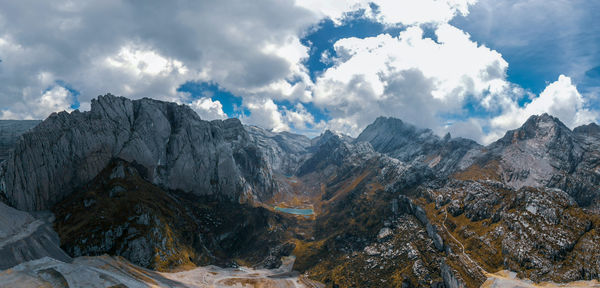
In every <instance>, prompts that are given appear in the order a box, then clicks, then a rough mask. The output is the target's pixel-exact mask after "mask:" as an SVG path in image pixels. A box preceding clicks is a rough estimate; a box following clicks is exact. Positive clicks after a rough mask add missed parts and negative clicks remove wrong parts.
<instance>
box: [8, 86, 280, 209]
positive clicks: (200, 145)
mask: <svg viewBox="0 0 600 288" xmlns="http://www.w3.org/2000/svg"><path fill="white" fill-rule="evenodd" d="M249 140H250V136H249V135H248V133H247V132H246V130H245V129H244V127H243V126H242V124H241V123H240V122H239V120H237V119H228V120H225V121H220V120H217V121H212V122H208V121H203V120H201V119H200V117H198V115H197V114H196V113H195V112H193V111H192V110H191V109H190V108H189V107H187V106H184V105H177V104H175V103H167V102H162V101H156V100H151V99H141V100H134V101H132V100H129V99H126V98H123V97H115V96H112V95H110V94H109V95H106V96H100V97H98V99H97V100H93V101H92V107H91V111H89V112H83V113H81V112H79V111H74V112H72V113H70V114H69V113H66V112H61V113H58V114H56V113H55V114H52V115H51V116H50V117H49V118H48V119H46V120H45V121H44V122H42V123H41V124H40V125H38V126H37V127H36V128H34V129H33V130H31V131H30V132H28V133H26V134H24V135H23V137H22V138H21V139H20V140H19V141H18V142H17V143H16V145H15V148H14V153H12V154H10V156H9V158H8V159H7V160H6V161H5V162H4V163H3V166H2V169H1V170H2V171H1V176H0V178H1V184H2V185H1V188H2V193H3V194H4V196H5V197H6V199H7V200H8V202H9V203H10V204H11V205H13V206H15V207H17V208H19V209H24V210H42V209H48V208H50V207H51V206H52V205H53V204H55V203H57V202H58V201H60V200H61V199H63V198H64V197H66V196H67V195H69V194H70V193H71V192H72V191H73V190H74V189H75V188H76V187H79V186H81V185H84V184H86V183H87V182H89V181H90V180H92V179H93V178H94V177H95V176H96V175H97V174H98V173H99V172H100V171H101V170H102V169H103V168H104V167H105V166H106V165H107V164H108V163H109V161H110V160H111V159H113V158H121V159H125V160H127V161H130V162H135V163H137V164H138V165H140V166H142V167H144V169H143V170H144V171H145V172H146V173H144V174H145V175H144V176H145V178H147V179H148V180H149V181H151V182H152V183H154V184H157V185H159V186H161V187H164V188H167V189H172V190H182V191H185V192H191V193H194V194H197V195H217V196H219V197H223V198H227V199H231V200H240V199H250V198H257V199H261V198H262V197H267V196H268V195H270V194H271V193H272V191H273V188H274V185H275V184H273V181H272V179H271V170H270V168H269V166H268V165H267V161H266V160H265V158H264V157H263V153H262V152H261V150H260V149H258V148H257V146H256V145H255V144H254V143H252V141H249Z"/></svg>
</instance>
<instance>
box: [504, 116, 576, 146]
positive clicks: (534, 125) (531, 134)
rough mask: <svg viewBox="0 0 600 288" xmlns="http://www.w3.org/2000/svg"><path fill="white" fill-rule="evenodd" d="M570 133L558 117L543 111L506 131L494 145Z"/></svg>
mask: <svg viewBox="0 0 600 288" xmlns="http://www.w3.org/2000/svg"><path fill="white" fill-rule="evenodd" d="M571 134H572V131H571V130H570V129H569V128H568V127H567V126H565V124H563V123H562V122H561V121H560V119H558V118H556V117H554V116H551V115H549V114H547V113H544V114H541V115H532V116H530V117H529V119H527V121H525V123H524V124H523V125H522V126H521V127H519V128H517V129H514V130H509V131H507V132H506V134H504V137H502V138H501V139H499V140H498V142H497V144H496V145H498V144H501V145H509V144H510V143H515V142H518V141H524V140H531V139H540V141H542V140H543V139H545V140H543V141H548V140H549V139H551V138H560V137H563V136H567V135H571ZM567 137H570V136H567ZM493 145H494V144H493Z"/></svg>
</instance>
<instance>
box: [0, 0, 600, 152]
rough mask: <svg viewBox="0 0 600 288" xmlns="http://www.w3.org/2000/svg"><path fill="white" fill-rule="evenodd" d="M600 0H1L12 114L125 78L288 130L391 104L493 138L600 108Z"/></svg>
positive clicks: (381, 112) (399, 113)
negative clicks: (544, 117)
mask: <svg viewBox="0 0 600 288" xmlns="http://www.w3.org/2000/svg"><path fill="white" fill-rule="evenodd" d="M598 13H600V2H599V1H584V0H572V1H565V0H520V1H515V0H505V1H494V0H381V1H376V0H373V1H365V0H348V1H334V0H331V1H323V0H260V1H242V0H237V1H235V0H220V1H191V0H190V1H185V0H181V1H133V0H132V1H118V0H105V1H65V0H57V1H29V0H23V1H9V0H0V119H44V118H46V117H47V116H48V115H50V114H51V113H53V112H57V111H63V110H64V111H73V110H74V109H79V110H82V111H85V110H89V109H90V102H91V99H93V98H95V97H97V96H98V95H104V94H106V93H111V94H114V95H120V96H125V97H128V98H131V99H138V98H143V97H150V98H154V99H159V100H165V101H173V102H177V103H181V104H187V105H190V107H192V108H193V109H194V110H195V111H196V112H197V113H198V115H200V117H201V118H202V119H206V120H212V119H224V118H227V117H237V118H240V119H241V120H242V122H243V123H245V124H249V125H258V126H261V127H263V128H267V129H271V130H273V131H291V132H295V133H301V134H305V135H308V136H311V137H312V136H317V135H319V134H320V133H322V132H323V131H324V130H325V129H331V130H335V131H337V132H341V133H345V134H349V135H351V136H357V135H358V134H359V133H360V132H361V131H362V129H364V128H365V127H366V126H367V125H368V124H370V123H372V122H373V121H374V120H375V119H376V118H377V117H379V116H391V117H396V118H399V119H402V120H404V121H406V122H409V123H412V124H415V125H417V126H419V127H423V128H430V129H432V130H433V131H434V132H435V133H437V134H439V135H443V134H445V133H447V132H450V133H451V134H452V136H453V137H466V138H471V139H474V140H476V141H478V142H480V143H482V144H487V143H490V142H492V141H495V140H496V139H498V138H499V137H501V136H502V135H504V133H506V131H507V130H509V129H514V128H517V127H519V126H520V125H521V124H522V123H523V122H524V121H525V120H526V119H527V118H528V117H529V116H530V115H534V114H541V113H549V114H551V115H554V116H556V117H558V118H560V119H561V120H562V121H563V123H565V125H567V126H568V127H570V128H574V127H576V126H579V125H582V124H587V123H590V122H597V121H598V118H599V115H600V114H599V111H600V101H599V99H598V97H599V96H600V53H598V51H600V20H598V19H599V18H598V17H595V15H597V14H598Z"/></svg>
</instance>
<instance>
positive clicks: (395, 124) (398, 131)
mask: <svg viewBox="0 0 600 288" xmlns="http://www.w3.org/2000/svg"><path fill="white" fill-rule="evenodd" d="M438 140H439V137H438V136H437V135H435V134H433V132H432V131H431V130H430V129H421V128H417V127H416V126H414V125H412V124H408V123H404V122H403V121H402V120H400V119H396V118H392V117H379V118H377V119H376V120H375V122H373V123H372V124H370V125H369V126H367V128H365V130H363V132H362V133H360V135H358V137H357V138H356V142H369V143H371V145H372V146H373V148H374V149H375V150H376V151H378V152H381V153H390V152H394V151H399V150H402V149H403V148H410V147H412V146H421V145H422V144H425V143H434V142H436V141H438ZM409 150H412V148H410V149H409ZM396 156H398V155H396ZM401 158H405V157H401ZM400 160H407V159H406V158H405V159H400Z"/></svg>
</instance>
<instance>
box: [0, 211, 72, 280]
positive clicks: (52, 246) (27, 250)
mask: <svg viewBox="0 0 600 288" xmlns="http://www.w3.org/2000/svg"><path fill="white" fill-rule="evenodd" d="M41 216H42V215H40V218H39V219H36V218H35V217H33V216H32V215H30V214H29V213H27V212H23V211H18V210H16V209H14V208H12V207H9V206H7V205H5V204H4V203H2V202H0V270H3V269H7V268H10V267H12V266H15V265H17V264H19V263H22V262H25V261H30V260H35V259H39V258H43V257H51V258H54V259H59V260H61V261H67V262H68V261H70V259H71V258H70V257H69V256H68V255H67V254H66V253H65V252H63V251H62V250H61V249H60V246H59V245H60V242H59V239H58V235H57V234H56V232H54V230H52V225H51V224H50V223H49V221H48V220H47V219H46V218H45V217H41Z"/></svg>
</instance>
